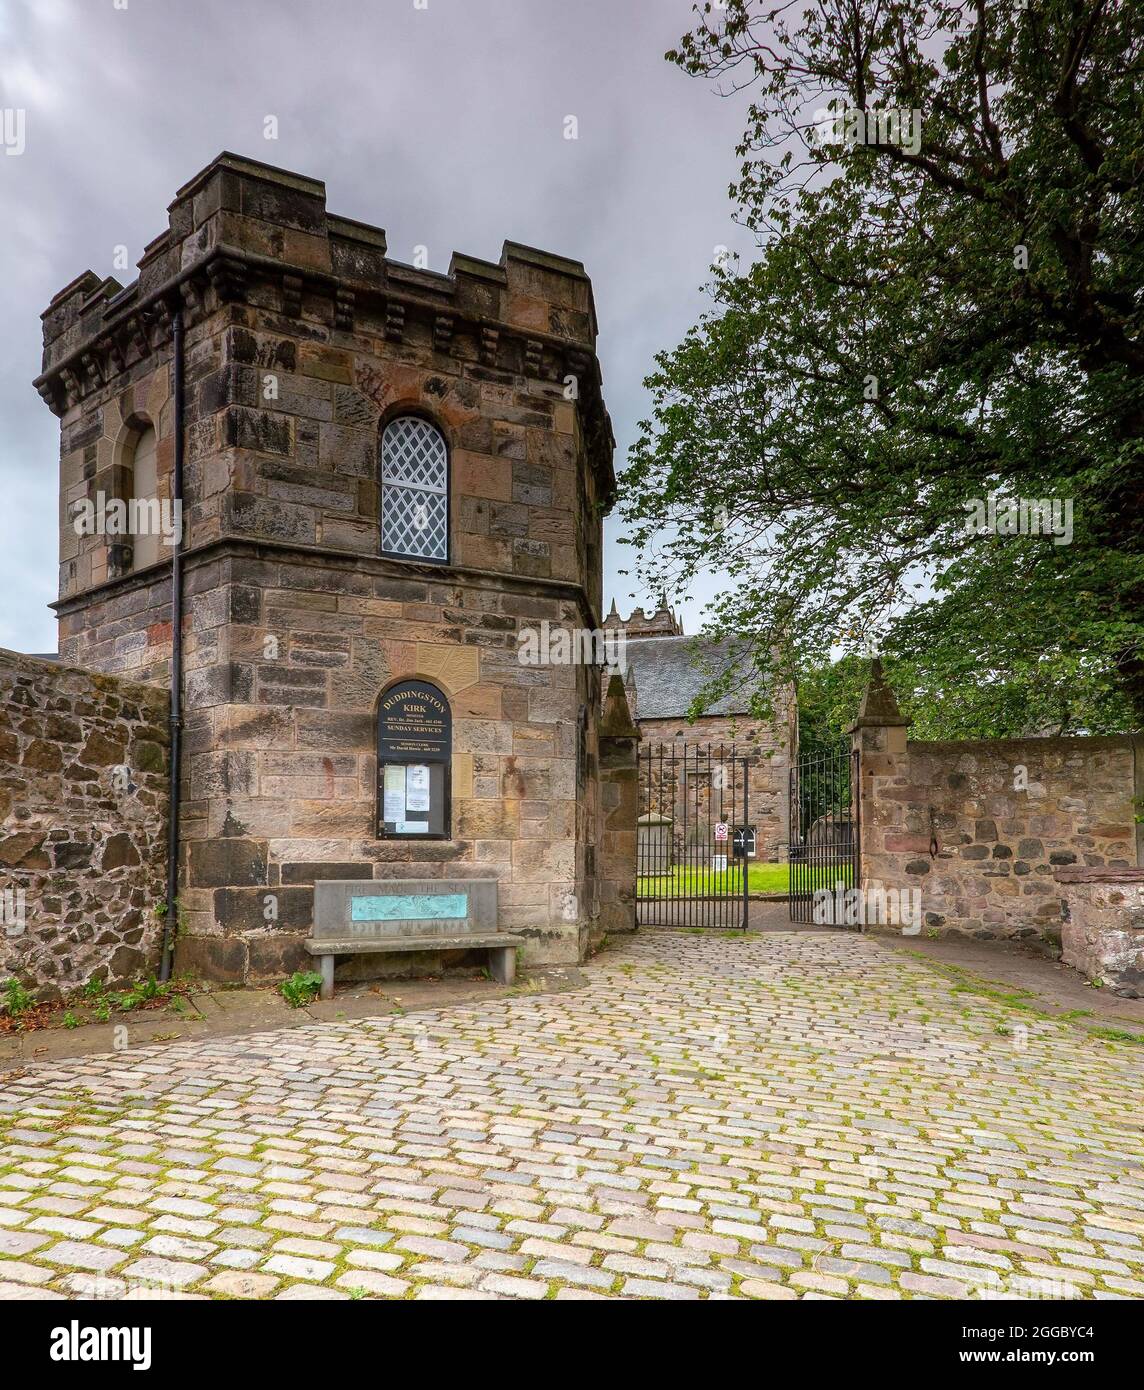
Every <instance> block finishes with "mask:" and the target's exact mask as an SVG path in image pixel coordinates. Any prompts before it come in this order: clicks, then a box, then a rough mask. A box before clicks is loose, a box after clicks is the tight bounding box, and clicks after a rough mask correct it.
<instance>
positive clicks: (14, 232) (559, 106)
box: [0, 0, 750, 651]
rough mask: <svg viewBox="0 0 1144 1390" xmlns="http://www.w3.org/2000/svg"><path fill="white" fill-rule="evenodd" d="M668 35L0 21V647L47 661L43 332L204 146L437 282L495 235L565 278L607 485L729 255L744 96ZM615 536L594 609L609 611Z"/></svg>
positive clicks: (156, 219) (242, 3)
mask: <svg viewBox="0 0 1144 1390" xmlns="http://www.w3.org/2000/svg"><path fill="white" fill-rule="evenodd" d="M690 27H691V11H690V0H322V2H321V3H318V2H317V0H193V3H188V0H0V108H6V109H11V110H21V111H23V112H24V113H25V115H24V132H25V136H24V138H25V148H24V152H23V153H22V154H19V155H13V154H0V228H2V231H3V235H2V238H0V325H2V326H3V337H2V340H0V341H2V346H0V470H2V476H3V478H4V482H5V488H4V497H5V505H4V506H3V507H2V508H0V585H2V590H0V592H2V594H3V600H2V603H0V646H5V647H11V648H15V649H17V650H21V651H54V650H55V647H56V637H55V620H54V617H53V615H52V613H51V611H50V610H49V609H48V608H47V607H46V605H47V604H48V603H49V602H50V601H51V600H52V599H53V598H55V596H56V584H57V567H56V559H57V548H58V541H57V534H56V487H57V467H58V433H57V430H58V422H57V420H56V419H55V417H54V416H53V415H52V414H51V413H50V411H49V410H48V408H47V407H46V406H45V405H44V404H43V403H42V402H41V401H40V399H39V397H38V396H37V394H36V392H35V391H34V390H33V389H32V386H31V382H32V379H33V378H34V377H35V376H37V375H38V373H39V370H40V351H41V339H40V314H41V313H42V312H43V311H44V309H45V308H46V307H47V305H48V301H49V300H50V299H51V298H52V296H53V295H54V294H55V293H56V292H57V291H58V290H59V289H61V288H62V287H63V286H64V285H65V284H67V283H68V282H69V281H70V280H72V279H74V278H75V276H76V275H78V274H79V273H80V272H81V271H83V270H85V269H88V268H90V269H91V270H94V271H95V272H96V273H97V274H100V275H109V274H115V275H116V278H118V279H120V280H121V281H123V282H124V283H126V282H128V281H129V280H131V279H133V278H134V271H133V270H132V271H131V272H127V273H124V272H118V271H116V270H115V269H114V266H113V256H114V253H115V248H116V247H117V246H119V245H124V246H126V247H127V248H128V251H129V254H130V257H131V265H132V266H134V263H135V261H136V260H137V259H138V257H139V255H140V254H141V253H142V250H143V247H144V246H145V245H146V244H147V242H149V241H150V240H151V239H152V238H153V237H155V236H156V235H158V233H159V232H161V231H163V230H164V229H165V227H166V225H167V221H166V209H167V205H168V204H169V203H170V201H171V199H172V197H173V196H174V194H175V191H176V189H177V188H179V187H180V186H181V185H182V184H184V183H186V182H187V180H188V179H189V178H190V177H191V176H192V175H193V174H194V173H196V172H197V171H198V170H199V169H201V168H202V167H203V166H204V165H206V164H208V163H209V162H210V161H211V159H213V158H214V156H215V155H217V154H218V153H219V152H220V151H221V150H224V149H226V150H233V151H235V152H236V153H239V154H244V155H248V156H250V157H252V158H255V159H261V160H264V161H266V162H267V163H270V164H277V165H281V166H283V167H285V168H288V169H293V170H296V171H298V172H300V173H304V174H308V175H311V176H313V177H315V178H320V179H323V180H324V181H325V183H326V189H327V203H328V206H329V208H330V210H331V211H333V212H336V213H338V214H341V215H343V216H346V217H353V218H358V219H360V220H361V221H364V222H369V223H372V224H374V225H376V226H381V227H384V228H385V230H386V233H387V237H388V246H389V254H390V255H391V256H393V257H395V258H396V259H399V260H409V259H412V256H413V248H414V247H415V246H418V245H424V246H426V247H427V248H428V251H429V264H430V267H431V268H432V269H435V270H442V271H443V270H447V269H448V264H449V256H450V253H451V252H452V251H453V250H454V249H456V250H460V251H465V252H467V253H469V254H471V255H476V256H482V257H485V258H487V259H490V260H497V259H498V258H499V255H500V247H501V243H502V241H504V240H505V239H508V240H512V241H521V242H525V243H527V244H529V245H532V246H538V247H542V248H544V249H546V250H549V251H555V252H559V253H561V254H563V255H568V256H572V257H575V258H577V259H579V260H582V261H583V262H584V264H585V266H586V267H587V270H588V273H589V274H590V275H591V277H592V281H593V286H594V290H595V297H596V306H597V311H598V314H599V319H600V338H599V353H600V358H601V363H602V367H603V372H604V392H605V398H606V400H607V403H608V408H609V410H610V411H611V415H612V420H613V424H614V426H615V432H616V440H617V446H618V447H617V453H616V467H617V471H619V469H620V468H621V467H622V466H623V462H624V458H625V455H626V452H627V449H628V446H629V445H630V444H631V443H632V441H633V439H634V438H635V434H636V424H637V422H638V421H639V420H640V419H641V418H642V417H643V416H644V415H645V414H646V413H647V409H648V398H647V394H646V392H645V391H644V389H643V386H642V381H643V378H644V376H645V375H646V374H647V372H648V371H649V369H650V367H651V365H652V358H653V355H654V354H655V352H656V351H657V350H659V349H661V348H665V347H672V346H674V345H675V344H676V343H677V342H678V340H679V339H680V337H681V336H682V334H683V333H684V332H685V331H686V329H687V328H688V327H689V326H690V325H691V323H692V322H694V320H695V319H696V318H697V316H698V314H699V313H700V312H701V311H702V309H703V308H704V306H705V303H706V299H705V296H704V295H703V294H702V292H701V286H702V285H703V283H704V282H705V280H706V278H707V268H708V267H709V265H710V263H711V260H712V258H713V255H714V250H715V248H716V246H718V245H726V246H729V247H730V248H731V249H732V250H737V251H742V252H749V250H750V241H749V239H748V238H747V236H746V235H745V234H744V233H743V232H742V231H741V230H740V229H738V228H736V227H735V226H734V225H733V223H732V222H731V205H730V202H729V200H728V197H727V186H728V183H729V182H730V180H731V178H732V177H733V176H734V173H735V167H736V160H735V158H734V146H735V142H736V140H737V138H738V137H739V135H740V133H741V131H742V128H743V125H744V123H745V102H746V99H745V98H737V99H731V100H724V99H721V98H720V97H718V96H716V95H715V94H714V93H713V92H712V91H711V89H710V87H709V86H708V85H706V84H705V83H703V82H701V81H699V80H696V79H693V78H688V77H686V76H685V75H684V74H683V73H682V72H680V71H679V69H677V68H675V67H674V66H672V65H670V64H668V63H666V62H665V61H664V59H663V53H664V51H665V49H667V48H669V47H671V46H674V45H675V44H676V43H677V42H678V40H679V38H680V37H681V35H682V34H683V33H684V32H685V31H686V30H687V29H688V28H690ZM268 116H274V117H276V118H277V127H278V138H277V139H276V140H268V139H266V138H265V135H264V130H265V127H266V118H267V117H268ZM567 116H575V117H576V118H577V122H578V127H579V138H578V139H576V140H567V139H565V138H564V128H565V125H564V123H565V118H566V117H567ZM620 532H621V527H620V525H619V523H618V522H617V521H616V520H614V519H613V520H610V521H609V522H608V523H607V537H608V546H607V552H606V554H607V574H606V577H605V603H607V601H610V599H611V598H613V597H615V598H616V599H617V601H618V604H619V607H620V609H621V611H622V612H624V613H625V614H626V613H627V612H628V611H629V608H630V607H631V602H632V601H631V600H630V599H629V597H628V595H629V594H630V592H631V591H632V589H633V583H634V581H633V580H630V579H624V578H621V577H620V576H619V574H618V570H619V569H620V568H623V567H625V565H626V564H627V563H628V558H629V557H630V554H631V552H630V550H626V549H625V548H624V547H621V546H618V545H617V544H616V538H617V536H618V535H619V534H620ZM707 587H708V588H710V587H711V585H708V586H707ZM643 597H646V596H644V595H638V596H637V601H638V599H639V598H643ZM706 597H707V595H706V594H704V595H697V596H696V601H694V602H693V603H692V604H690V605H688V607H687V608H686V609H685V613H686V617H687V620H688V621H687V628H688V631H694V630H696V628H697V626H698V620H699V612H700V608H701V603H700V602H699V601H698V600H699V599H700V598H706Z"/></svg>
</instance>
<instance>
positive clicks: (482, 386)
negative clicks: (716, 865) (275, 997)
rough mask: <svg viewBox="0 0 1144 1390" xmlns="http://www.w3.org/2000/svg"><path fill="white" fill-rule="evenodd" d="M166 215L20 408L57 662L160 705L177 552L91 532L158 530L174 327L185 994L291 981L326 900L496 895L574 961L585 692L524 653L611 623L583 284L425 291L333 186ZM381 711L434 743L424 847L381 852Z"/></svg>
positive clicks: (236, 190)
mask: <svg viewBox="0 0 1144 1390" xmlns="http://www.w3.org/2000/svg"><path fill="white" fill-rule="evenodd" d="M169 213H170V218H169V226H168V228H167V230H166V231H164V232H163V233H162V234H161V235H160V236H159V237H157V238H156V239H155V240H154V241H153V242H152V243H151V244H150V245H149V246H148V247H147V248H146V250H145V252H144V254H143V256H142V258H141V260H140V262H139V276H138V279H137V280H136V281H135V282H134V283H132V284H131V285H128V286H126V287H121V286H120V285H119V284H117V283H116V282H115V281H114V280H109V279H100V278H99V277H98V276H96V275H94V274H92V273H91V272H88V273H86V274H84V275H82V276H81V277H79V279H77V280H75V281H73V282H72V283H71V284H70V285H68V286H67V287H66V288H65V289H64V290H62V291H61V292H60V293H59V294H58V295H57V296H56V297H55V299H53V301H52V303H51V304H50V306H49V308H48V310H47V312H46V313H45V315H44V370H43V374H42V376H40V377H39V378H38V380H37V382H36V385H37V388H38V389H39V391H40V393H41V395H42V396H43V398H44V399H45V400H46V401H47V403H48V404H49V405H50V407H51V408H52V409H53V411H55V413H56V414H57V415H59V416H60V420H61V451H60V588H59V600H58V602H57V604H56V605H55V606H56V609H57V612H58V617H59V631H60V653H61V657H62V658H63V659H64V660H66V661H68V662H70V663H73V664H76V665H79V666H84V667H88V668H92V669H95V670H98V671H102V672H116V673H122V674H124V675H128V676H130V677H132V678H134V679H136V680H142V681H145V682H150V683H155V684H165V683H166V682H168V680H169V678H170V675H169V673H170V666H171V660H172V580H171V570H172V562H171V554H172V547H171V546H170V545H168V544H166V543H165V542H166V540H167V539H168V537H167V535H166V534H165V535H164V537H163V538H162V539H160V540H158V541H156V539H155V536H154V535H152V534H149V535H143V534H141V533H131V532H130V531H128V533H126V534H125V533H124V532H123V530H122V529H117V528H115V527H114V526H113V525H111V524H109V523H108V522H107V520H106V518H107V517H109V516H111V515H113V513H114V511H115V506H116V504H117V503H121V504H125V506H126V508H127V510H128V512H129V513H131V509H132V508H134V513H133V514H134V515H136V516H138V515H142V514H143V513H142V512H141V511H140V510H139V503H140V500H142V501H143V502H144V503H145V504H157V506H156V507H155V510H154V511H153V512H152V513H151V514H152V515H154V516H160V515H164V513H163V511H162V507H163V504H164V503H168V504H169V503H170V502H171V499H172V486H173V471H172V470H173V463H174V458H175V448H174V443H175V441H174V432H175V420H174V416H175V394H176V382H175V379H174V366H173V348H172V328H173V323H174V321H175V319H176V318H177V317H178V318H180V319H181V321H182V324H183V325H184V328H183V332H184V342H185V371H184V382H183V388H182V399H183V401H184V411H185V429H184V434H183V439H184V448H185V464H184V486H183V503H184V506H183V523H184V524H183V527H182V536H183V552H182V554H183V560H182V563H183V567H184V575H183V595H184V600H183V601H184V604H185V609H184V622H183V626H182V642H183V661H184V666H185V680H184V683H183V701H184V716H185V717H184V726H183V736H182V746H183V772H182V780H181V786H180V808H181V826H182V833H181V851H180V866H179V867H180V912H181V917H182V925H181V929H180V935H179V942H178V952H177V956H176V967H177V968H180V969H185V970H188V971H192V972H196V973H200V974H203V975H206V976H208V977H213V978H216V979H217V978H222V979H233V980H249V979H258V978H269V977H274V976H280V975H282V974H283V973H286V972H288V971H290V970H291V969H294V968H296V967H298V966H302V965H304V964H306V963H307V958H306V957H304V955H303V953H302V951H301V948H300V945H299V943H300V941H301V939H302V938H303V937H304V936H305V934H306V932H307V931H308V929H309V925H310V914H311V908H312V885H313V883H314V881H315V879H319V878H350V877H361V878H378V879H384V878H401V877H410V876H419V877H424V876H427V875H428V876H432V875H435V874H437V875H441V874H448V875H449V876H452V877H461V876H470V877H480V878H496V879H497V880H498V885H499V901H500V915H501V921H502V924H503V925H504V927H505V928H506V929H508V930H512V931H515V932H520V933H521V934H523V935H524V936H525V937H527V939H528V947H527V952H526V956H527V958H530V959H531V960H533V961H534V962H543V961H570V960H576V959H578V958H580V957H581V956H582V954H583V952H584V950H585V949H586V945H587V942H588V939H589V936H590V933H591V931H592V929H593V926H594V924H595V921H596V917H597V914H598V909H599V901H600V884H599V874H598V868H597V844H598V839H599V836H598V823H599V815H600V811H599V804H598V803H599V798H598V785H597V783H598V764H597V729H596V724H595V720H594V719H592V718H589V717H588V711H596V710H598V709H599V708H600V704H601V699H600V689H599V683H600V676H599V672H598V671H596V670H595V669H593V668H591V667H586V666H567V667H558V666H548V667H525V666H522V665H521V664H520V662H519V661H518V659H517V646H518V633H519V632H520V631H521V629H522V628H525V627H528V626H530V625H539V623H540V622H541V621H542V620H544V619H547V620H548V621H549V622H550V623H551V624H552V625H554V626H555V625H557V624H563V625H567V626H570V627H583V628H596V627H599V625H600V620H599V614H600V603H601V573H600V566H601V551H602V546H601V527H602V518H603V515H604V514H605V512H606V511H607V509H608V506H609V504H610V502H611V498H612V493H613V489H614V475H613V471H612V452H613V447H614V444H613V438H612V433H611V427H610V423H609V419H608V415H607V411H606V409H605V407H604V403H603V399H602V396H601V385H600V372H599V366H598V363H597V359H596V355H595V340H596V320H595V312H594V308H593V302H592V290H591V285H590V283H589V280H588V278H587V276H586V275H585V273H584V269H583V267H582V266H581V265H580V264H579V263H578V262H576V261H571V260H566V259H564V258H563V257H560V256H553V255H548V254H547V253H545V252H541V251H536V250H532V249H530V248H528V247H525V246H519V245H515V244H513V243H511V242H509V243H506V244H505V246H504V249H503V252H502V254H501V258H500V261H499V262H498V263H496V264H494V263H492V262H489V261H483V260H478V259H476V258H474V257H470V256H464V255H460V254H454V256H453V258H452V261H451V263H450V268H449V273H448V274H447V275H443V274H438V273H435V272H431V271H428V270H421V269H414V268H412V267H410V266H408V265H404V264H401V263H399V262H397V261H393V260H390V259H388V258H387V256H386V240H385V233H384V232H383V231H381V230H380V229H379V228H376V227H371V226H366V225H363V224H362V223H360V222H354V221H351V220H348V219H346V218H342V217H336V216H334V215H333V214H331V213H329V212H327V210H326V201H325V189H324V186H323V185H322V183H320V182H318V181H316V180H314V179H310V178H305V177H302V176H300V175H297V174H291V173H286V172H284V171H282V170H279V169H274V168H271V167H269V166H267V165H264V164H260V163H257V162H255V161H252V160H248V159H244V158H239V157H237V156H234V155H231V154H223V155H220V156H219V158H217V159H216V160H215V161H214V162H213V163H212V164H211V165H210V166H209V167H208V168H206V169H204V170H203V171H202V172H201V173H200V174H198V175H197V176H196V177H195V178H194V179H192V180H191V181H190V182H189V183H188V184H186V185H185V186H184V187H183V188H182V189H180V190H179V192H178V193H177V194H176V196H175V200H174V201H173V202H172V204H171V205H170V209H169ZM383 455H384V459H383ZM93 517H94V518H95V521H94V522H91V518H93ZM101 518H103V520H102V521H101V520H100V519H101ZM81 521H82V524H81ZM402 680H417V681H421V682H430V683H432V687H433V688H434V689H436V690H439V691H440V692H441V693H442V694H443V696H444V698H445V701H446V702H447V704H448V706H449V709H450V713H451V724H452V739H451V748H450V754H449V759H448V774H447V775H448V783H447V787H448V792H447V797H448V800H447V805H446V808H445V811H444V815H445V821H444V826H443V833H442V834H439V835H436V836H433V837H430V836H421V835H414V836H407V837H402V836H400V835H397V836H394V835H389V834H388V833H382V831H381V827H382V822H381V820H380V816H381V811H380V810H379V806H380V800H379V798H380V795H381V793H380V791H379V786H378V783H379V770H378V725H379V701H380V699H381V696H382V695H383V693H384V692H386V691H387V690H390V689H391V688H392V687H393V684H394V682H395V681H402ZM410 804H412V803H410ZM395 824H397V825H398V826H401V825H402V823H401V822H396V823H395ZM410 824H412V822H410ZM404 828H406V829H408V825H405V827H404Z"/></svg>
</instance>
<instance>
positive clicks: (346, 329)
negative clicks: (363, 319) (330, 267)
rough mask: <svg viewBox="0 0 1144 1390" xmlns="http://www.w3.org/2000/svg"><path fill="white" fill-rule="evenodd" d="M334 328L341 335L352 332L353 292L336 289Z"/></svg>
mask: <svg viewBox="0 0 1144 1390" xmlns="http://www.w3.org/2000/svg"><path fill="white" fill-rule="evenodd" d="M334 327H335V328H337V329H339V330H340V331H341V332H343V333H352V332H353V331H354V292H353V290H346V289H342V288H341V286H339V287H338V289H337V291H336V292H335V295H334Z"/></svg>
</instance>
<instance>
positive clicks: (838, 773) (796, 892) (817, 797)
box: [790, 745, 861, 926]
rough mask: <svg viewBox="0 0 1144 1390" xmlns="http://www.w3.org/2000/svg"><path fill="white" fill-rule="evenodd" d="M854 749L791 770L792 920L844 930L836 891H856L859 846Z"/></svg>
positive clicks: (813, 757) (809, 758)
mask: <svg viewBox="0 0 1144 1390" xmlns="http://www.w3.org/2000/svg"><path fill="white" fill-rule="evenodd" d="M858 758H859V755H858V750H857V749H854V750H853V751H851V749H849V748H848V747H846V746H845V745H839V746H838V747H837V748H830V749H827V750H825V751H823V752H814V753H809V754H806V755H805V756H800V757H799V758H798V760H797V761H796V762H795V763H793V764H792V765H791V770H790V919H791V921H792V922H813V921H814V920H815V917H816V914H815V894H816V893H822V892H824V891H825V892H828V893H829V894H830V897H831V900H832V901H831V902H830V903H829V904H827V903H826V902H825V901H823V900H822V899H821V898H820V903H822V906H821V908H820V910H819V913H818V914H817V915H818V919H819V920H820V921H825V922H829V923H836V924H837V925H839V926H842V925H844V924H845V922H846V918H845V916H844V915H842V914H840V913H839V912H838V910H837V908H838V894H839V891H840V890H845V889H849V888H851V887H857V886H858V883H859V873H858V868H859V864H858V857H859V852H860V845H861V834H860V831H861V826H860V824H859V810H858V807H859V800H858V771H859V762H858Z"/></svg>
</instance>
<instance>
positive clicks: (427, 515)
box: [381, 415, 449, 560]
mask: <svg viewBox="0 0 1144 1390" xmlns="http://www.w3.org/2000/svg"><path fill="white" fill-rule="evenodd" d="M381 549H382V552H383V553H384V554H386V555H411V556H416V558H417V559H419V560H448V558H449V454H448V450H447V449H446V447H445V440H444V438H443V437H442V435H441V431H440V430H438V429H435V428H434V427H433V426H432V425H431V424H430V423H429V422H428V421H427V420H422V419H420V418H419V417H418V416H416V415H402V416H401V417H400V418H399V419H397V420H391V421H390V422H389V424H388V425H386V427H385V433H384V434H383V435H382V437H381Z"/></svg>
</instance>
